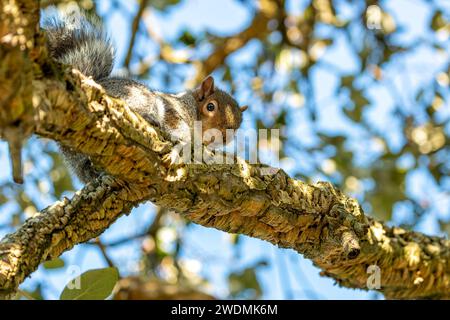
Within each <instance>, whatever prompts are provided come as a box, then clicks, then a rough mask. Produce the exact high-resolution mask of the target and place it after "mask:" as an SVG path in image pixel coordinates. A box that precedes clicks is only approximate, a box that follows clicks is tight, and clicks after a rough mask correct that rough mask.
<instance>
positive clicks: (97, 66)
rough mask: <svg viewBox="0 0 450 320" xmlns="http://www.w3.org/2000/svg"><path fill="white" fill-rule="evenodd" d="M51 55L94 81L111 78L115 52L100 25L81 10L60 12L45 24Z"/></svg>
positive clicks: (46, 20)
mask: <svg viewBox="0 0 450 320" xmlns="http://www.w3.org/2000/svg"><path fill="white" fill-rule="evenodd" d="M43 28H44V29H45V31H46V33H47V38H48V46H49V50H50V54H51V56H52V57H53V58H55V59H56V60H58V61H60V62H62V63H65V64H69V65H71V66H73V67H74V68H75V69H78V70H80V71H81V72H82V73H83V74H84V75H86V76H91V77H92V78H93V79H94V80H98V79H102V78H106V77H108V76H109V75H110V73H111V71H112V68H113V64H114V48H113V46H112V44H111V41H110V39H109V38H108V36H107V34H106V32H105V31H104V29H103V27H102V24H101V22H100V21H99V19H98V18H96V17H94V16H89V15H88V14H86V13H84V12H83V11H80V10H73V11H72V12H62V11H57V12H56V13H55V14H53V15H52V16H51V17H48V18H46V19H45V20H44V21H43Z"/></svg>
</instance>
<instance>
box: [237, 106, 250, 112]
mask: <svg viewBox="0 0 450 320" xmlns="http://www.w3.org/2000/svg"><path fill="white" fill-rule="evenodd" d="M239 109H241V112H244V111H245V110H247V109H248V106H243V107H240V108H239Z"/></svg>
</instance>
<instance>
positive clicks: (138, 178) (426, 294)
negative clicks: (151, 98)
mask: <svg viewBox="0 0 450 320" xmlns="http://www.w3.org/2000/svg"><path fill="white" fill-rule="evenodd" d="M37 9H38V8H37V5H36V4H35V1H30V0H20V1H19V0H9V1H6V2H2V6H1V7H0V39H1V49H0V50H1V51H0V58H1V59H0V61H1V62H0V97H1V98H0V99H1V100H0V135H2V136H3V137H4V138H6V139H8V137H11V136H12V135H11V134H8V132H15V133H20V135H18V137H19V139H17V138H16V139H11V138H9V139H8V141H9V143H10V145H11V146H12V147H11V149H12V150H17V148H20V140H21V139H22V138H23V137H26V136H27V135H28V134H30V133H34V134H37V135H39V136H42V137H45V138H49V139H53V140H55V141H58V142H60V143H61V144H64V145H66V146H69V147H72V148H74V149H76V150H78V151H81V152H83V153H86V154H88V155H90V156H91V157H92V159H93V162H94V163H95V165H97V166H98V167H100V168H102V169H103V170H104V171H105V172H107V175H106V174H105V175H104V176H102V177H100V178H99V179H98V180H97V181H95V182H93V183H91V184H88V185H86V186H85V187H84V188H83V189H82V190H80V191H79V192H77V193H76V195H75V196H74V197H73V198H72V199H63V200H61V201H60V202H57V203H55V204H54V205H52V206H50V207H48V208H46V209H44V210H42V211H41V212H39V213H38V214H37V215H35V216H34V217H32V218H30V219H29V220H27V221H26V222H25V223H24V225H23V226H22V227H20V228H19V229H18V230H17V231H16V232H14V233H12V234H10V235H7V236H6V237H5V238H4V239H3V240H2V241H1V242H0V292H1V294H2V296H3V297H9V296H10V295H11V294H12V293H13V292H14V291H15V289H16V288H17V286H18V285H19V284H20V283H21V282H22V281H23V280H24V279H25V278H26V277H27V276H28V275H30V274H31V273H32V272H33V271H34V270H36V268H37V267H38V265H39V264H40V263H41V262H42V261H45V260H47V259H52V258H55V257H57V256H59V255H60V254H62V253H63V252H64V251H66V250H69V249H71V248H72V247H73V246H74V245H76V244H78V243H82V242H85V241H88V240H89V239H92V238H94V237H96V236H98V235H99V234H101V233H102V232H103V231H105V230H106V229H107V228H108V227H109V226H110V225H111V224H112V223H113V222H114V221H115V220H116V219H117V218H118V217H119V216H120V215H122V214H128V213H130V211H131V210H132V208H133V207H134V206H136V205H138V204H139V203H142V202H144V201H152V202H153V203H155V204H157V205H161V206H164V207H167V208H170V209H173V210H175V211H177V212H179V213H180V214H183V215H184V216H185V217H186V218H187V219H189V220H191V221H193V222H196V223H198V224H201V225H203V226H207V227H213V228H216V229H219V230H223V231H225V232H231V233H240V234H245V235H248V236H251V237H255V238H259V239H262V240H266V241H269V242H271V243H273V244H275V245H277V246H280V247H283V248H291V249H293V250H296V251H297V252H299V253H300V254H303V255H304V256H305V257H307V258H308V259H311V260H312V261H313V262H314V264H315V265H316V266H318V267H319V268H320V269H322V270H323V271H322V274H323V275H326V276H329V277H332V278H334V279H335V280H336V281H337V282H338V283H339V284H340V285H342V286H346V287H350V288H362V289H367V279H368V276H369V274H368V273H367V267H368V266H370V265H376V266H378V267H379V268H380V270H381V288H380V289H379V291H381V292H382V293H383V294H384V295H385V296H386V297H387V298H450V241H449V240H445V239H441V238H437V237H431V236H426V235H423V234H421V233H417V232H411V231H406V230H403V229H401V228H395V227H394V228H391V227H388V226H386V225H383V224H382V223H380V222H377V221H375V220H374V219H372V218H370V217H368V216H366V215H365V214H364V212H363V211H362V209H361V207H360V206H359V204H358V203H357V202H356V201H355V200H354V199H351V198H349V197H347V196H345V195H344V194H342V193H341V192H340V191H339V190H337V189H335V188H334V187H333V186H332V185H331V184H329V183H325V182H322V183H317V184H306V183H304V182H302V181H299V180H295V179H292V178H290V177H289V176H287V175H286V174H285V173H284V172H283V171H281V170H277V171H275V172H274V173H273V174H270V175H268V174H267V171H265V169H266V168H265V166H254V165H250V164H248V163H246V162H244V161H241V160H238V159H236V161H237V163H235V164H232V165H205V164H183V165H171V164H170V162H169V161H168V160H167V159H169V155H170V151H171V149H172V147H173V144H172V143H171V142H169V140H168V139H166V136H165V134H164V133H163V132H160V131H158V130H157V129H155V128H153V127H151V126H150V125H149V124H148V123H146V122H145V121H144V120H143V119H142V118H141V117H140V116H139V115H137V114H134V113H133V112H131V111H130V110H129V108H128V107H127V106H126V105H125V104H124V103H123V102H122V101H120V100H117V99H114V98H111V97H109V96H107V95H106V94H105V92H104V90H103V89H102V88H101V87H100V86H99V85H97V84H96V83H94V82H93V81H92V80H91V79H88V78H86V77H84V76H83V75H82V74H80V73H79V72H78V71H76V70H69V69H68V68H64V67H63V66H60V65H58V64H55V63H54V62H53V61H51V60H50V59H49V58H48V57H47V55H46V50H45V47H44V46H42V43H43V40H42V35H41V34H39V33H38V31H37V30H38V29H37V21H38V18H37V16H38V10H37ZM17 17H19V18H20V19H19V18H17ZM22 18H23V19H25V20H21V19H22ZM24 21H25V22H24ZM19 22H21V23H22V24H21V25H17V24H18V23H19ZM18 28H22V29H23V30H22V31H20V32H19V31H18V30H19V29H18ZM22 36H23V37H22ZM17 37H19V38H20V39H22V40H21V41H17V39H16V38H17ZM15 39H16V40H15ZM21 43H24V45H22V44H21ZM14 148H15V149H14ZM16 154H17V152H16ZM12 155H13V156H14V152H13V153H12ZM18 164H20V157H19V159H16V171H17V167H20V166H18ZM263 170H264V172H262V171H263ZM16 174H17V172H16ZM18 177H20V174H18Z"/></svg>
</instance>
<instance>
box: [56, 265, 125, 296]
mask: <svg viewBox="0 0 450 320" xmlns="http://www.w3.org/2000/svg"><path fill="white" fill-rule="evenodd" d="M118 280H119V273H118V271H117V269H116V268H104V269H93V270H89V271H86V272H85V273H83V274H81V275H80V276H79V277H77V278H75V279H72V280H71V281H70V282H69V283H68V284H67V285H66V287H65V288H64V290H63V291H62V293H61V296H60V299H61V300H104V299H106V298H107V297H109V296H110V295H111V292H112V290H113V289H114V286H115V285H116V283H117V281H118Z"/></svg>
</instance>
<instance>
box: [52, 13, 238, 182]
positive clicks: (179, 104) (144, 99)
mask: <svg viewBox="0 0 450 320" xmlns="http://www.w3.org/2000/svg"><path fill="white" fill-rule="evenodd" d="M43 27H44V29H45V31H46V34H47V40H48V48H49V52H50V54H51V56H52V57H53V58H55V59H56V60H58V61H60V62H62V63H64V64H68V65H71V66H73V67H74V68H76V69H78V70H80V71H81V72H82V73H83V74H84V75H86V76H91V77H92V78H93V79H94V80H95V81H96V82H97V83H99V84H100V85H102V86H103V88H104V89H105V90H106V92H107V93H108V94H109V95H111V96H113V97H116V98H120V99H122V100H124V101H125V102H126V103H127V105H128V106H129V107H130V108H131V109H132V110H134V111H135V112H137V113H139V114H140V115H141V116H142V117H143V118H144V119H145V120H147V121H148V122H149V123H151V124H152V125H156V126H159V127H161V129H163V130H164V131H165V132H167V133H169V134H170V135H171V137H172V138H173V139H177V140H183V139H184V138H186V137H187V136H188V135H190V134H191V130H192V128H193V125H194V121H195V120H199V119H200V118H201V117H200V114H199V112H200V111H199V102H198V101H197V100H196V93H195V91H186V92H182V93H179V94H167V93H163V92H158V91H152V90H150V89H149V88H147V87H146V86H145V85H143V84H141V83H139V82H137V81H135V80H132V79H129V78H121V77H110V74H111V71H112V69H113V64H114V49H113V46H112V44H111V41H110V40H109V38H108V36H107V34H106V32H105V31H104V30H103V28H102V25H101V23H100V22H99V21H98V19H96V18H95V17H91V16H88V15H86V13H84V12H80V11H78V10H77V11H75V12H73V13H64V12H58V16H57V17H56V18H52V19H47V20H45V21H44V23H43ZM212 83H213V81H212ZM208 92H214V93H213V95H214V97H215V100H217V101H219V103H222V104H223V107H221V111H220V114H218V115H217V116H216V117H218V118H217V119H215V120H214V121H216V123H219V124H217V126H219V129H221V130H222V131H223V130H224V129H237V128H238V127H239V125H240V123H241V120H242V117H241V111H240V109H239V107H238V105H237V103H236V101H235V100H234V99H233V98H232V97H231V96H230V95H228V94H227V93H226V92H224V91H222V90H220V89H218V88H213V90H209V89H208ZM202 95H203V94H202ZM211 95H212V94H211ZM197 96H198V95H197ZM202 100H204V99H203V97H201V99H200V100H199V101H202ZM245 108H246V107H245ZM242 111H243V110H242ZM219 118H220V119H219ZM60 148H61V151H62V153H63V155H64V158H65V159H66V161H67V162H68V164H69V165H70V167H71V168H72V169H73V171H74V173H75V174H76V175H77V176H78V177H79V178H80V180H81V181H82V182H84V183H87V182H90V181H92V180H94V179H95V178H97V177H98V176H99V174H100V172H99V171H98V170H96V169H95V167H94V166H93V164H92V162H91V160H90V159H89V157H88V156H86V155H84V154H81V153H78V152H75V151H73V150H71V149H70V148H68V147H64V146H60Z"/></svg>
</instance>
